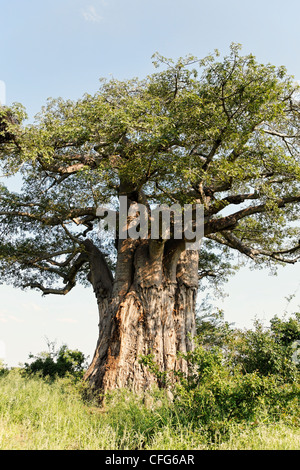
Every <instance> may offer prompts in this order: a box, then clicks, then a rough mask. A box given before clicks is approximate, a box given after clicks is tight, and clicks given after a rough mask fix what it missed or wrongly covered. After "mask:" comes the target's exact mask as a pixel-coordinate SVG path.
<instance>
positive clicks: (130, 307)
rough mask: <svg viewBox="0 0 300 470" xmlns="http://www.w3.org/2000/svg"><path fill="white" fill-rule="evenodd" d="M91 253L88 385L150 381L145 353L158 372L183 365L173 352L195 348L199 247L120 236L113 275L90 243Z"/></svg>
mask: <svg viewBox="0 0 300 470" xmlns="http://www.w3.org/2000/svg"><path fill="white" fill-rule="evenodd" d="M89 255H90V266H91V282H92V284H93V286H94V291H95V294H96V297H97V301H98V306H99V339H98V342H97V346H96V351H95V354H94V358H93V360H92V363H91V365H90V367H89V369H88V371H87V373H86V375H85V378H86V380H87V381H88V382H89V383H90V385H91V386H92V387H94V388H95V389H96V390H97V391H98V390H99V391H100V390H101V391H102V392H104V393H105V392H106V391H107V390H112V389H115V388H123V387H127V388H131V389H133V390H145V389H147V388H149V387H151V385H152V384H154V383H156V382H157V380H158V379H157V377H156V376H155V375H154V374H153V373H152V372H151V371H150V370H149V368H147V367H146V366H145V365H143V364H141V362H140V357H141V356H143V355H148V354H152V355H153V359H154V361H155V363H156V364H157V365H158V366H159V370H160V371H161V372H164V371H172V370H182V371H185V370H186V364H185V361H184V360H183V359H182V358H180V357H178V354H177V353H178V352H182V353H185V352H187V351H189V350H191V349H192V348H193V341H192V337H193V335H194V333H195V303H196V293H197V286H198V252H196V251H189V250H185V246H184V243H183V242H180V243H178V242H177V243H176V244H175V243H174V241H172V240H169V241H168V242H166V243H164V242H160V241H155V240H132V239H126V240H122V241H120V242H119V247H118V260H117V266H116V272H115V278H114V280H112V279H111V278H110V276H109V274H107V269H106V267H105V263H103V259H101V254H100V253H99V255H100V258H99V256H97V249H95V247H93V246H92V245H90V246H89ZM100 265H101V269H99V266H100Z"/></svg>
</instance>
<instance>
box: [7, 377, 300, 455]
mask: <svg viewBox="0 0 300 470" xmlns="http://www.w3.org/2000/svg"><path fill="white" fill-rule="evenodd" d="M82 397H83V395H82V389H81V385H80V384H74V382H73V381H72V380H70V379H57V380H55V381H52V382H50V381H47V380H45V379H43V378H41V377H37V376H29V377H26V376H24V374H22V373H21V371H19V370H13V371H10V372H8V373H6V374H4V375H2V376H0V449H1V450H18V449H26V450H56V449H57V450H67V449H71V450H77V449H78V450H94V449H103V450H108V449H113V450H123V449H124V450H138V449H149V450H157V449H159V450H164V449H167V450H172V449H178V450H183V449H189V450H195V449H277V450H281V449H291V450H292V449H299V448H300V430H299V427H297V424H296V422H294V419H295V416H294V414H293V415H292V416H286V417H283V418H282V419H277V420H276V421H274V420H270V419H268V417H267V416H265V417H263V416H261V417H260V419H259V420H258V421H251V422H250V421H246V420H244V421H240V422H236V421H234V420H233V421H232V422H230V423H227V426H226V433H224V434H222V430H221V428H220V426H217V427H216V432H215V434H214V435H213V434H212V428H211V427H210V432H209V433H208V432H207V427H206V426H205V425H204V424H201V422H200V421H199V422H197V424H196V425H195V423H192V422H190V423H188V422H187V421H185V420H183V418H182V415H181V413H180V403H170V402H169V400H168V398H167V396H166V395H165V393H164V392H163V391H159V390H153V392H152V393H151V394H149V395H147V396H144V395H136V394H134V393H130V392H128V391H118V392H114V393H112V394H110V396H108V397H107V399H106V401H105V405H104V406H103V407H99V406H96V405H95V403H92V402H89V403H87V402H86V401H84V399H83V398H82Z"/></svg>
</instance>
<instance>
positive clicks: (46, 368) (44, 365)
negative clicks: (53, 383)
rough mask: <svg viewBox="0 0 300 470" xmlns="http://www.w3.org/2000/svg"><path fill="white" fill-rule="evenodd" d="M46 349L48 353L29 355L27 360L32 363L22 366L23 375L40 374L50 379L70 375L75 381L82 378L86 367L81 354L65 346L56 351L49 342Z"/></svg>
mask: <svg viewBox="0 0 300 470" xmlns="http://www.w3.org/2000/svg"><path fill="white" fill-rule="evenodd" d="M48 349H49V351H46V352H45V351H44V352H41V353H40V354H38V355H36V356H35V355H33V354H30V355H29V359H33V361H32V362H31V363H25V364H24V371H25V373H27V374H40V375H42V376H43V377H49V378H51V379H54V378H55V377H65V376H66V375H71V376H73V377H74V378H76V379H80V378H82V376H83V373H84V370H85V366H86V358H85V356H84V354H83V353H82V352H80V351H78V350H71V349H68V347H67V345H65V344H63V345H62V346H61V347H60V348H59V349H58V350H57V351H56V350H55V344H54V343H49V342H48Z"/></svg>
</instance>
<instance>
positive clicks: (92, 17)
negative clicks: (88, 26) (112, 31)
mask: <svg viewBox="0 0 300 470" xmlns="http://www.w3.org/2000/svg"><path fill="white" fill-rule="evenodd" d="M82 16H83V18H84V19H85V21H90V22H91V23H100V21H102V20H103V17H102V16H101V15H99V13H97V11H96V9H95V7H94V6H92V5H90V6H89V7H87V8H86V9H85V10H82Z"/></svg>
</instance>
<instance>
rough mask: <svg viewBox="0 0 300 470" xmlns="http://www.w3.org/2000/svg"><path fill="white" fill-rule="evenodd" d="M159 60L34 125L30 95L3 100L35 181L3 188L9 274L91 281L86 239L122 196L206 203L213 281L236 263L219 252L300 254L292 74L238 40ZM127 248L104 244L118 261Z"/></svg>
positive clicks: (11, 160)
mask: <svg viewBox="0 0 300 470" xmlns="http://www.w3.org/2000/svg"><path fill="white" fill-rule="evenodd" d="M154 64H155V66H156V67H160V70H157V71H156V73H153V74H152V75H150V76H149V77H146V78H145V79H143V80H138V79H132V80H127V81H118V80H115V79H111V80H105V79H102V80H101V81H100V88H99V91H98V92H97V93H95V95H94V96H92V95H88V94H86V95H84V96H83V97H82V98H81V99H78V100H77V101H70V100H63V99H61V98H59V99H49V100H48V102H47V104H46V105H45V106H44V107H43V108H42V110H41V112H40V113H39V114H38V115H37V116H36V119H35V122H34V123H31V124H26V121H25V119H26V114H25V111H24V109H23V108H22V107H21V106H20V105H14V106H12V107H11V108H7V109H6V108H5V109H2V110H1V113H0V124H1V125H0V132H2V134H3V136H2V137H3V138H2V140H1V141H0V166H1V168H2V171H3V173H4V174H6V175H17V174H18V175H20V177H21V178H22V181H23V187H22V190H21V192H20V193H19V194H17V193H14V192H11V191H9V190H8V189H7V188H6V187H5V186H4V185H1V187H0V226H1V233H2V236H1V240H0V248H1V250H0V253H1V255H0V270H1V280H2V281H3V282H10V283H13V284H14V285H16V286H18V287H24V286H30V287H33V288H37V289H40V290H42V292H43V293H44V294H45V293H58V294H65V293H67V292H69V290H71V289H72V288H73V287H74V286H75V284H76V282H82V283H86V275H87V271H88V268H87V260H84V259H83V257H80V255H81V254H82V252H83V251H84V246H83V244H82V241H83V240H85V238H86V237H87V235H88V236H89V238H90V239H92V240H93V241H94V243H95V244H96V245H98V247H100V243H99V240H98V239H97V222H98V219H97V216H96V210H97V207H99V206H107V207H108V206H109V207H112V208H114V209H118V203H117V200H118V196H119V195H120V194H126V195H127V196H129V197H130V198H131V199H132V200H134V201H144V202H146V203H147V204H149V205H156V204H162V203H167V204H169V205H172V204H173V203H179V204H180V205H184V204H185V203H187V204H190V203H201V204H203V206H204V209H205V236H206V243H205V247H204V248H203V249H204V256H203V258H202V264H201V265H200V266H199V271H200V275H202V276H208V277H209V279H211V280H213V279H215V280H216V279H217V278H220V276H221V278H222V279H224V278H226V274H227V273H229V272H231V261H230V260H229V258H227V263H225V262H222V263H221V264H220V266H218V263H217V259H213V258H212V256H211V255H212V254H213V253H215V252H217V251H219V250H221V252H222V253H223V254H224V255H226V257H227V256H228V251H230V250H236V251H237V252H239V253H242V254H243V255H244V256H246V257H248V258H249V259H251V260H253V261H255V263H256V264H257V265H260V264H266V263H271V264H272V265H273V264H274V263H275V264H276V263H280V262H291V263H293V262H295V260H296V259H297V258H298V255H299V239H300V237H299V229H298V228H297V227H296V226H295V222H296V221H297V219H298V204H299V201H300V195H299V178H300V170H299V136H300V133H299V100H298V98H297V96H298V88H299V87H298V86H297V84H296V83H295V81H294V79H293V77H290V76H288V74H287V72H286V70H285V69H284V68H283V67H279V68H276V67H274V66H272V65H270V64H267V65H263V64H260V63H258V62H257V61H256V59H255V57H254V56H253V55H252V54H249V55H246V56H243V55H241V53H240V46H239V45H237V44H233V45H232V46H231V48H230V52H229V54H228V55H227V56H226V57H224V58H223V59H222V60H221V59H220V58H219V54H218V53H217V52H216V53H215V54H213V55H210V56H208V57H206V58H204V59H198V58H196V57H192V56H187V57H186V58H179V59H178V61H173V60H171V59H167V58H164V57H162V56H160V55H159V54H156V55H155V57H154ZM11 115H13V116H16V119H15V120H14V121H11V120H9V119H8V118H7V116H11ZM1 126H2V127H1ZM1 129H2V130H1ZM7 233H9V234H10V237H9V239H8V238H7V237H6V236H5V234H7ZM216 247H217V250H216ZM101 248H103V244H102V246H101ZM114 249H115V248H114V246H109V247H107V253H105V254H109V253H111V260H112V262H113V261H114V259H115V257H114V254H115V253H114ZM79 258H80V262H79ZM218 259H219V260H220V259H223V260H224V259H225V256H222V258H220V257H219V258H218ZM212 266H214V267H215V270H216V272H217V278H214V277H213V276H211V274H210V273H211V267H212Z"/></svg>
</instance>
